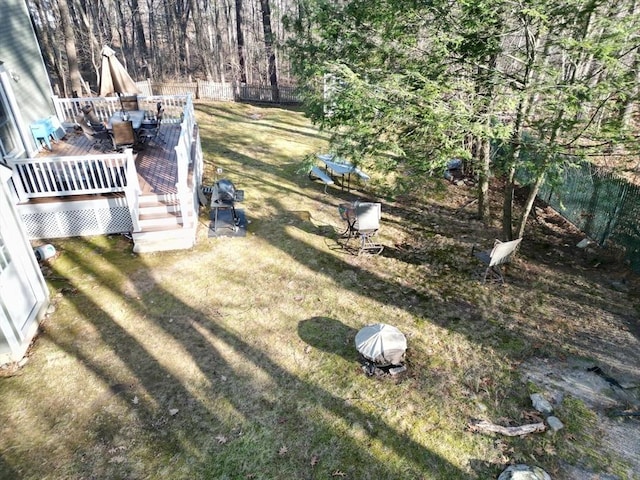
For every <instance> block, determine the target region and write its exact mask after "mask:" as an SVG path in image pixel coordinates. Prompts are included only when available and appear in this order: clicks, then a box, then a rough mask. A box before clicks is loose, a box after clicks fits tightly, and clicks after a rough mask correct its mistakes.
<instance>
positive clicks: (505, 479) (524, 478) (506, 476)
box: [498, 464, 551, 480]
mask: <svg viewBox="0 0 640 480" xmlns="http://www.w3.org/2000/svg"><path fill="white" fill-rule="evenodd" d="M498 480H551V477H550V476H549V474H548V473H547V472H545V471H544V470H543V469H541V468H540V467H536V466H533V467H532V466H529V465H524V464H520V465H509V466H508V467H507V468H506V469H505V470H504V471H503V472H502V473H501V474H500V476H499V477H498Z"/></svg>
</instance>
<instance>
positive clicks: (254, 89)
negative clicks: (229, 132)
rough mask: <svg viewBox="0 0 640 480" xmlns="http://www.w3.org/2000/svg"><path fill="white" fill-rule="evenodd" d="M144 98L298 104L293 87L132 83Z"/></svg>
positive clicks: (199, 82) (208, 83)
mask: <svg viewBox="0 0 640 480" xmlns="http://www.w3.org/2000/svg"><path fill="white" fill-rule="evenodd" d="M136 84H137V86H138V88H139V89H140V91H141V92H142V93H143V94H144V95H149V96H151V95H185V94H188V93H190V94H191V95H193V98H197V99H204V100H215V101H222V102H255V103H273V104H280V105H292V104H293V105H295V104H300V103H302V98H301V97H300V95H299V94H298V92H297V88H296V87H284V86H279V87H277V88H274V87H271V86H262V85H237V84H233V83H220V82H208V81H203V80H198V81H196V82H163V83H159V82H153V81H151V80H146V81H143V82H136Z"/></svg>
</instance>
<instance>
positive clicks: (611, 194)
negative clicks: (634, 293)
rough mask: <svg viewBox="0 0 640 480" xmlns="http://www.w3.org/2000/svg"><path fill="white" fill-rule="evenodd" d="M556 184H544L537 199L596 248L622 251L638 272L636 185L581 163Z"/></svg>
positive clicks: (639, 214)
mask: <svg viewBox="0 0 640 480" xmlns="http://www.w3.org/2000/svg"><path fill="white" fill-rule="evenodd" d="M559 180H560V181H558V182H553V184H551V183H550V182H545V184H544V185H543V186H542V188H541V189H540V192H539V193H538V197H539V198H540V199H542V200H544V201H545V202H546V203H548V204H549V205H550V206H551V207H553V208H554V209H555V210H556V211H558V212H559V213H560V214H561V215H562V216H563V217H564V218H566V219H567V220H569V221H570V222H571V223H573V224H574V225H575V226H576V227H578V228H579V229H580V230H581V231H582V232H583V233H584V234H585V235H587V236H588V237H589V238H590V239H592V240H594V241H596V242H598V243H599V244H600V245H605V244H609V243H613V244H614V245H615V246H616V247H618V248H621V249H623V251H624V254H625V258H626V260H627V261H628V262H629V264H630V265H631V268H632V269H633V270H634V271H635V272H638V273H640V186H638V185H633V184H631V183H629V182H628V181H627V180H625V179H623V178H620V177H618V176H616V175H615V174H614V173H611V172H607V171H604V170H602V169H600V168H597V167H596V166H594V165H592V164H590V163H588V162H582V163H579V164H578V165H576V166H575V167H574V168H567V169H565V170H564V172H563V173H562V174H561V178H560V179H559Z"/></svg>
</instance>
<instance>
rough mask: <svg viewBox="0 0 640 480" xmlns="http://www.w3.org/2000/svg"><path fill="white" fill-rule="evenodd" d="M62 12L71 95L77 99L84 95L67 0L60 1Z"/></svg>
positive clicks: (59, 8)
mask: <svg viewBox="0 0 640 480" xmlns="http://www.w3.org/2000/svg"><path fill="white" fill-rule="evenodd" d="M58 10H59V11H60V23H61V24H62V30H63V32H64V46H65V50H66V52H67V64H68V65H69V77H70V78H71V95H72V96H73V97H77V96H78V95H80V94H81V93H82V77H81V76H80V69H79V68H78V52H77V50H76V38H75V35H74V32H73V26H72V25H71V14H70V13H69V5H68V4H67V0H58Z"/></svg>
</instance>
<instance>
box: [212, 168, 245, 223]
mask: <svg viewBox="0 0 640 480" xmlns="http://www.w3.org/2000/svg"><path fill="white" fill-rule="evenodd" d="M242 200H244V190H236V187H235V185H234V184H233V182H232V181H231V180H227V179H222V180H218V181H217V182H216V184H215V185H214V187H213V191H212V192H211V210H213V230H214V231H217V230H218V210H230V211H231V216H232V219H233V225H232V227H231V228H232V229H233V231H234V232H236V231H238V226H239V225H240V217H238V214H237V212H236V206H235V203H236V202H241V201H242Z"/></svg>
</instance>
